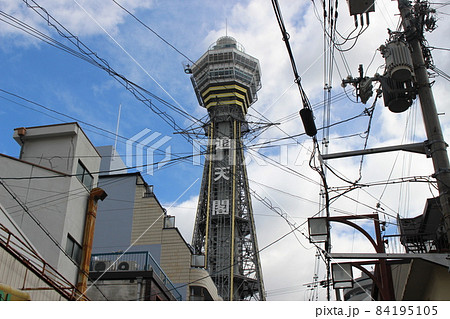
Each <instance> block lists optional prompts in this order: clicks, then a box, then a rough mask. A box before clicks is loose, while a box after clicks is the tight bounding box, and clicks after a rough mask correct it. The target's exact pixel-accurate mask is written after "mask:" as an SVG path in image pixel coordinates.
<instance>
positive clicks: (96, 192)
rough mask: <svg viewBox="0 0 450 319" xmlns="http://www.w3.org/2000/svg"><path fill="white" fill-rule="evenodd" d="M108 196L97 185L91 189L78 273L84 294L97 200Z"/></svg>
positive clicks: (80, 288) (78, 287)
mask: <svg viewBox="0 0 450 319" xmlns="http://www.w3.org/2000/svg"><path fill="white" fill-rule="evenodd" d="M106 196H108V195H107V194H106V192H105V191H104V190H103V189H101V188H99V187H96V188H94V189H92V190H91V192H90V194H89V199H88V207H87V211H86V221H85V224H84V237H83V255H82V259H81V264H80V271H79V275H78V283H77V289H78V290H79V292H80V294H82V295H84V294H85V293H86V290H87V280H88V275H89V263H90V261H91V253H92V243H93V241H94V229H95V219H96V217H97V202H98V200H99V199H101V200H104V199H105V198H106Z"/></svg>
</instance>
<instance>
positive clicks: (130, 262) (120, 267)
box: [90, 251, 182, 301]
mask: <svg viewBox="0 0 450 319" xmlns="http://www.w3.org/2000/svg"><path fill="white" fill-rule="evenodd" d="M90 269H91V271H148V270H153V273H155V274H156V275H157V276H158V277H159V279H161V281H162V282H163V283H164V285H165V286H166V288H167V289H168V290H169V291H170V292H171V293H172V294H173V296H174V297H175V299H176V300H178V301H181V299H182V297H181V294H180V292H179V291H178V289H177V288H175V286H174V285H173V283H172V281H170V279H169V277H168V276H167V275H166V273H165V272H164V271H163V270H162V269H161V267H160V266H159V265H158V263H157V262H156V261H155V259H154V258H153V256H152V255H151V254H150V252H148V251H138V252H126V253H122V252H116V253H101V254H92V256H91V263H90Z"/></svg>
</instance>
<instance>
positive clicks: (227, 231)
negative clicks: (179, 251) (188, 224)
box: [191, 36, 265, 300]
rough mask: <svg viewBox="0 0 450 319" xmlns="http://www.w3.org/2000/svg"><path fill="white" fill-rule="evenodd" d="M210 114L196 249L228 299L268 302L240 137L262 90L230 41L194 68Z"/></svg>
mask: <svg viewBox="0 0 450 319" xmlns="http://www.w3.org/2000/svg"><path fill="white" fill-rule="evenodd" d="M191 71H192V76H191V80H192V83H193V86H194V89H195V92H196V94H197V97H198V100H199V103H200V105H201V106H203V107H205V108H206V109H207V110H208V114H209V122H208V124H207V125H206V126H205V132H206V135H207V136H208V146H207V156H206V159H205V166H204V170H203V179H202V185H201V190H200V196H199V202H198V208H197V216H196V220H195V227H194V234H193V239H192V245H193V247H194V250H195V253H196V254H197V255H203V256H204V260H205V264H204V265H205V267H206V269H207V270H208V272H209V274H210V276H211V278H212V279H213V281H214V282H215V284H216V286H217V289H218V293H219V295H220V296H221V297H222V298H223V299H224V300H265V294H264V284H263V279H262V271H261V265H260V259H259V253H258V244H257V240H256V230H255V221H254V217H253V211H252V203H251V197H250V192H249V186H248V178H247V171H246V166H245V160H244V150H243V143H242V137H243V135H244V134H245V133H246V132H248V124H247V122H246V114H247V111H248V108H249V107H250V105H252V104H253V103H254V102H255V101H256V100H257V95H256V92H257V91H258V90H259V89H260V88H261V73H260V67H259V61H258V60H257V59H255V58H253V57H252V56H250V55H248V54H246V53H245V52H244V49H243V47H242V46H241V45H240V44H239V43H238V42H237V41H236V40H235V39H234V38H232V37H229V36H226V37H222V38H219V39H218V40H217V41H216V42H215V43H214V44H213V45H211V47H210V48H209V49H208V51H207V52H206V53H205V54H204V55H203V56H202V57H201V58H200V59H199V60H198V61H197V62H196V63H195V64H194V65H193V66H192V69H191Z"/></svg>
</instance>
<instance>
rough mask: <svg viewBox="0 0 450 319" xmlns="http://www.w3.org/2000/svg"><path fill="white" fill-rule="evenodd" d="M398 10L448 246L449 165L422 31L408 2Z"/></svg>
mask: <svg viewBox="0 0 450 319" xmlns="http://www.w3.org/2000/svg"><path fill="white" fill-rule="evenodd" d="M398 8H399V11H400V14H401V17H402V25H403V28H404V31H405V33H406V40H407V41H408V43H409V45H410V47H411V49H412V52H411V56H412V61H413V65H414V72H415V76H416V81H417V87H418V94H419V99H420V106H421V108H422V115H423V120H424V123H425V130H426V134H427V139H428V147H429V150H430V154H431V158H432V160H433V165H434V170H435V173H434V175H433V177H435V178H436V180H437V185H438V189H439V196H440V203H441V207H442V213H443V216H444V225H445V230H446V232H447V239H448V241H449V244H450V194H449V189H450V164H449V160H448V155H447V144H446V143H445V141H444V137H443V134H442V129H441V124H440V122H439V118H438V114H437V111H436V104H435V102H434V97H433V92H432V90H431V86H430V81H429V78H428V72H427V68H426V65H425V60H424V57H423V54H422V44H421V43H420V37H421V36H422V34H421V32H423V31H422V30H418V29H417V28H416V24H415V21H414V18H415V17H414V16H413V14H412V10H411V3H410V1H408V0H398Z"/></svg>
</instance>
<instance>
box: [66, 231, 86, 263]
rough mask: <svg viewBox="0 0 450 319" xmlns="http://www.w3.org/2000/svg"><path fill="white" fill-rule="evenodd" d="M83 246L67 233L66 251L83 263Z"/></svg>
mask: <svg viewBox="0 0 450 319" xmlns="http://www.w3.org/2000/svg"><path fill="white" fill-rule="evenodd" d="M82 251H83V248H82V247H81V245H80V244H79V243H77V242H76V240H75V239H73V238H72V236H70V235H67V243H66V253H67V254H68V255H69V256H70V257H71V258H72V259H73V260H74V261H75V262H76V263H77V264H81V256H82Z"/></svg>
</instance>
